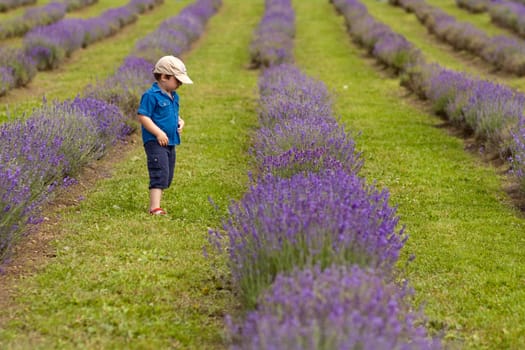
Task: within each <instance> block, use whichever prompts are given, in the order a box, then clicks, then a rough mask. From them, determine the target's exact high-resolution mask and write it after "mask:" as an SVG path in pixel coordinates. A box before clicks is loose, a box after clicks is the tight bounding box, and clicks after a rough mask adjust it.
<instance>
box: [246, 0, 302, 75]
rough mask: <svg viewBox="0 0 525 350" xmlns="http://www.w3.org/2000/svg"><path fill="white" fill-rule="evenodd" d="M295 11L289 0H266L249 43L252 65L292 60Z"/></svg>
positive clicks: (268, 64)
mask: <svg viewBox="0 0 525 350" xmlns="http://www.w3.org/2000/svg"><path fill="white" fill-rule="evenodd" d="M294 35H295V13H294V11H293V9H292V5H291V2H290V0H268V1H266V3H265V12H264V16H263V18H262V19H261V21H260V23H259V25H258V27H257V29H256V30H255V33H254V39H253V40H252V42H251V44H250V57H251V60H252V65H253V67H255V68H258V67H265V68H266V67H270V66H273V65H277V64H282V63H291V62H293V37H294Z"/></svg>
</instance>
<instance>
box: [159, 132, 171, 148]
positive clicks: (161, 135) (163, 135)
mask: <svg viewBox="0 0 525 350" xmlns="http://www.w3.org/2000/svg"><path fill="white" fill-rule="evenodd" d="M157 141H158V143H159V145H161V146H162V147H165V146H167V145H168V141H169V140H168V135H166V133H165V132H161V133H159V134H158V135H157Z"/></svg>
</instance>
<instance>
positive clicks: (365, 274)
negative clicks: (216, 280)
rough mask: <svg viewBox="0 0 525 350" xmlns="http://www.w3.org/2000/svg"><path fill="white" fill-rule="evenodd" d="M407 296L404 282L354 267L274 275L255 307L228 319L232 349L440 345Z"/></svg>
mask: <svg viewBox="0 0 525 350" xmlns="http://www.w3.org/2000/svg"><path fill="white" fill-rule="evenodd" d="M411 295H412V292H411V291H410V290H409V288H407V286H406V284H405V285H398V284H395V283H393V282H387V281H386V279H385V276H384V275H383V274H382V273H381V272H379V271H376V270H374V269H362V268H360V267H358V266H355V265H354V266H346V265H343V266H332V267H329V268H327V269H325V270H321V269H320V268H318V267H314V268H312V269H305V270H302V271H301V270H294V271H293V272H292V273H291V274H289V275H284V274H279V275H277V277H276V279H275V281H274V283H273V284H272V285H271V287H270V288H269V289H268V290H267V291H266V292H264V293H263V294H262V295H261V297H260V299H259V303H258V305H257V309H256V310H255V311H251V312H249V313H248V314H247V316H246V317H245V319H244V320H243V321H241V322H239V323H236V322H234V321H233V320H232V319H231V318H229V319H227V325H228V328H229V332H230V333H229V335H230V338H231V339H230V342H231V343H232V345H231V349H232V350H233V349H235V350H237V349H238V350H240V349H245V350H246V349H290V350H293V349H297V350H299V349H300V350H310V349H311V350H318V349H327V350H328V349H330V350H338V349H341V350H342V349H363V350H392V349H407V350H408V349H414V350H415V349H418V350H422V349H440V348H441V341H440V339H439V338H434V339H432V338H430V337H429V336H428V335H427V332H426V330H425V328H424V327H423V323H424V322H425V319H424V317H423V315H422V313H417V312H414V311H412V310H411V306H410V302H409V301H410V298H411Z"/></svg>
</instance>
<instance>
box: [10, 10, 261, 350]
mask: <svg viewBox="0 0 525 350" xmlns="http://www.w3.org/2000/svg"><path fill="white" fill-rule="evenodd" d="M186 3H187V2H186ZM183 4H184V3H178V2H175V3H171V5H167V4H165V5H164V8H163V10H162V11H165V12H166V13H167V12H169V13H170V15H175V14H176V11H177V9H180V8H181V7H182V5H183ZM262 8H263V5H262V0H261V1H259V3H255V2H250V3H249V4H240V3H237V2H235V1H233V0H232V1H225V2H224V4H223V7H222V8H221V10H220V12H219V14H217V15H216V17H213V18H212V19H211V20H210V23H209V26H208V33H209V34H208V35H207V36H206V37H205V38H204V39H203V40H201V41H200V42H199V43H198V44H197V45H196V47H195V49H194V51H192V52H191V53H190V54H188V55H187V56H185V57H184V59H185V62H186V66H187V68H188V72H189V73H190V76H191V77H192V79H193V80H194V81H195V85H193V86H185V87H183V88H182V90H181V91H180V95H181V113H182V116H183V118H184V119H185V121H186V128H185V131H184V134H183V135H182V136H183V144H182V145H181V146H180V148H179V149H178V153H177V162H178V163H177V169H176V176H175V180H174V185H173V188H171V189H169V190H168V191H166V194H165V197H164V203H165V206H166V209H167V210H168V211H169V213H170V215H169V216H168V217H151V216H149V215H148V214H147V203H148V197H147V196H148V194H147V172H146V168H145V156H144V151H143V149H142V145H141V144H140V141H139V142H137V143H136V144H135V145H134V146H133V148H132V149H131V150H130V152H129V153H127V154H125V155H123V158H122V159H119V162H118V164H115V172H114V175H113V176H112V177H111V178H108V179H105V180H103V181H101V182H100V183H99V184H98V185H97V186H96V187H95V188H93V189H90V190H89V191H88V193H87V198H86V199H85V200H84V201H82V202H81V204H80V205H79V206H78V207H74V208H70V209H66V210H64V211H63V212H62V213H61V216H62V224H61V225H60V226H59V230H60V231H61V232H62V233H61V234H60V235H59V238H58V239H57V240H56V242H55V244H56V254H57V257H56V259H54V260H53V261H51V262H50V263H49V264H48V265H47V266H46V268H45V269H43V270H42V271H40V272H39V273H38V274H36V275H34V276H31V277H28V278H26V279H25V280H24V281H20V283H19V286H18V293H17V304H16V305H15V306H14V307H13V308H11V309H10V310H9V314H10V315H11V319H12V321H11V322H9V323H7V325H6V327H4V329H3V330H2V331H1V332H0V339H2V341H0V347H18V348H54V347H62V348H154V349H155V348H158V349H161V348H169V347H182V348H185V349H209V348H221V344H222V338H221V333H222V322H223V319H222V315H223V313H224V312H225V310H226V309H227V308H228V307H229V306H230V305H231V303H234V300H232V297H231V295H230V292H229V291H228V289H227V288H225V286H223V285H221V283H220V282H219V280H218V279H216V276H217V273H218V271H217V270H215V269H214V268H212V267H211V264H210V262H209V261H208V260H206V259H205V258H204V257H203V254H202V247H203V246H204V245H205V244H206V241H207V234H208V233H207V229H208V227H217V226H218V225H219V221H220V219H219V217H220V216H221V215H222V214H223V213H222V211H223V210H225V208H226V205H227V203H228V201H229V199H230V198H235V197H238V196H239V195H240V194H241V193H242V192H244V190H245V185H246V182H247V176H246V174H247V165H246V163H247V154H246V150H247V147H248V145H247V142H248V136H247V133H248V130H249V129H250V127H252V126H253V125H254V123H255V115H256V114H255V93H256V79H257V74H258V73H257V72H255V71H247V70H246V69H245V68H244V66H245V64H247V63H248V61H249V59H248V50H247V48H248V43H249V40H250V38H251V32H252V30H253V28H254V26H255V24H256V22H257V19H258V18H260V15H261V13H262ZM147 18H150V21H151V22H150V23H149V25H148V27H151V29H154V27H153V22H154V21H157V20H158V21H159V22H160V20H161V19H158V18H156V17H149V16H148V17H147ZM153 18H155V19H153ZM142 20H145V19H142ZM137 25H140V24H137ZM132 38H133V37H132V36H130V37H127V38H121V39H122V40H126V41H127V42H128V45H130V43H132V42H133V41H134V40H133V39H132ZM128 48H131V45H130V46H129V47H128ZM105 49H106V51H107V52H108V53H109V52H111V51H112V50H113V49H112V47H111V46H110V47H108V46H106V47H105ZM116 51H118V50H116ZM84 54H86V55H87V52H84ZM95 57H97V56H91V60H95V59H96V58H95ZM70 67H71V66H70ZM84 73H85V74H89V72H86V71H84ZM208 197H211V198H213V200H214V202H215V204H216V205H217V206H218V211H217V210H216V209H214V208H213V207H212V206H211V205H210V203H209V202H208ZM218 268H219V269H221V267H220V266H219V267H218ZM219 272H220V270H219ZM223 273H225V272H224V271H223ZM28 310H31V311H30V312H28Z"/></svg>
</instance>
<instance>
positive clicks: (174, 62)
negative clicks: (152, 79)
mask: <svg viewBox="0 0 525 350" xmlns="http://www.w3.org/2000/svg"><path fill="white" fill-rule="evenodd" d="M153 73H161V74H167V75H173V76H175V78H177V79H178V80H179V81H180V82H181V83H183V84H193V81H192V80H191V79H190V77H189V76H188V73H186V66H185V65H184V63H183V62H182V61H181V60H180V59H179V58H177V57H175V56H164V57H161V58H160V59H159V60H158V61H157V63H156V64H155V68H154V69H153Z"/></svg>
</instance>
